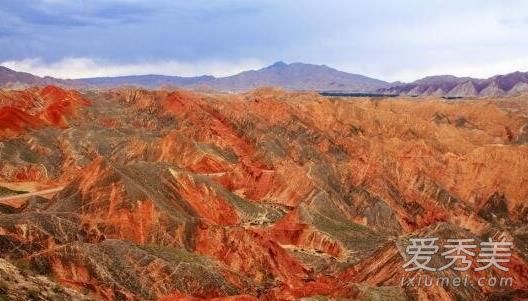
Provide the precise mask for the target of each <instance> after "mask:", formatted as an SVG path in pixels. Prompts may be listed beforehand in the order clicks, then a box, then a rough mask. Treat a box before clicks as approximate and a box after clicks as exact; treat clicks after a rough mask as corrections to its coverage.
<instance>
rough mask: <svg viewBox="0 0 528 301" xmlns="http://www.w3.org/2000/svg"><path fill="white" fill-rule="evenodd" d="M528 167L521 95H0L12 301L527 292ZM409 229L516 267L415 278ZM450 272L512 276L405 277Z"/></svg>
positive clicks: (449, 296) (2, 212) (2, 286)
mask: <svg viewBox="0 0 528 301" xmlns="http://www.w3.org/2000/svg"><path fill="white" fill-rule="evenodd" d="M527 170H528V98H527V97H526V96H523V95H520V96H512V97H508V98H493V97H492V98H488V99H484V100H483V99H478V100H476V99H464V100H456V101H448V100H445V99H440V98H434V97H430V98H427V99H423V100H421V101H417V99H416V98H411V97H398V98H354V99H353V100H351V99H349V98H340V97H323V96H320V95H319V94H317V93H309V92H302V93H301V92H285V91H282V90H278V89H272V88H261V89H256V90H253V91H250V92H244V93H238V94H228V93H221V92H201V93H197V92H191V91H186V90H179V89H174V90H172V89H167V90H156V91H153V90H143V89H138V88H125V87H123V88H115V89H106V90H82V91H75V90H68V89H64V88H59V87H57V86H41V87H31V88H28V89H25V90H1V91H0V257H1V259H0V300H17V301H18V300H107V301H114V300H159V301H175V300H526V299H528V172H527ZM413 237H439V238H440V239H441V240H446V239H449V238H471V239H474V240H475V241H476V242H482V241H487V240H488V239H489V238H491V239H494V240H501V239H503V240H504V239H505V240H508V241H511V242H513V248H512V250H511V257H510V258H509V261H508V262H507V263H505V266H506V267H507V268H508V271H503V270H500V269H495V268H491V269H488V270H485V271H475V270H474V269H469V270H466V271H458V270H452V269H448V270H444V271H441V272H436V273H435V272H428V271H423V270H416V271H406V270H405V269H404V268H403V265H404V264H405V262H407V261H408V260H409V254H407V253H406V247H407V246H408V244H409V239H410V238H413ZM438 260H441V259H438ZM474 265H476V261H475V262H474ZM438 273H439V274H440V275H442V276H443V277H447V278H450V279H451V278H455V277H466V278H467V279H469V281H470V282H471V283H473V284H475V283H476V282H477V280H478V279H480V278H482V277H497V278H500V277H508V278H511V280H512V282H511V285H508V286H503V287H497V286H492V285H484V286H479V285H468V286H460V287H452V286H441V285H436V284H435V285H431V286H406V285H402V279H404V277H407V278H408V277H417V276H427V275H429V276H435V275H438Z"/></svg>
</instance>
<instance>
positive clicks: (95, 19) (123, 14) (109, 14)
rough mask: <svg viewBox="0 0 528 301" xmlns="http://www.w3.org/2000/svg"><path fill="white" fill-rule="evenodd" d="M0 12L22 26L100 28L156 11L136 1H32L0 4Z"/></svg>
mask: <svg viewBox="0 0 528 301" xmlns="http://www.w3.org/2000/svg"><path fill="white" fill-rule="evenodd" d="M2 9H3V10H4V11H5V12H7V13H9V15H10V16H11V18H16V19H17V20H18V22H19V23H21V24H25V25H26V26H61V27H63V28H64V27H76V26H100V25H108V24H111V23H128V22H136V21H139V20H142V19H144V18H145V17H147V16H150V15H151V14H152V13H153V12H154V11H155V10H156V9H155V7H153V6H147V5H145V3H142V2H137V1H125V0H111V1H100V0H91V1H80V0H69V1H66V0H35V1H32V3H31V5H26V4H23V3H22V2H20V1H18V0H6V1H4V2H2Z"/></svg>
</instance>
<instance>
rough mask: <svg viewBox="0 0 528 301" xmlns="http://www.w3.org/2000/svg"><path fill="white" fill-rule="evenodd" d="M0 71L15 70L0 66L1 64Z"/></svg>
mask: <svg viewBox="0 0 528 301" xmlns="http://www.w3.org/2000/svg"><path fill="white" fill-rule="evenodd" d="M0 71H2V72H15V71H14V70H11V69H9V68H7V67H4V66H1V65H0Z"/></svg>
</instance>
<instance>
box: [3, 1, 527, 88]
mask: <svg viewBox="0 0 528 301" xmlns="http://www.w3.org/2000/svg"><path fill="white" fill-rule="evenodd" d="M275 61H285V62H288V63H291V62H304V63H312V64H326V65H328V66H331V67H333V68H336V69H339V70H342V71H347V72H351V73H358V74H363V75H367V76H371V77H375V78H379V79H382V80H387V81H398V80H399V81H413V80H416V79H418V78H421V77H424V76H428V75H439V74H453V75H457V76H472V77H480V78H484V77H489V76H492V75H495V74H504V73H509V72H513V71H528V1H524V0H519V1H514V0H502V1H501V0H496V1H486V0H442V1H440V0H428V1H423V0H400V1H394V0H369V1H338V0H321V1H312V0H258V1H257V0H254V1H253V0H192V1H188V0H145V1H140V0H27V1H25V0H0V65H4V66H6V67H9V68H12V69H15V70H17V71H25V72H31V73H34V74H36V75H41V76H44V75H49V76H55V77H61V78H81V77H94V76H117V75H131V74H164V75H180V76H195V75H203V74H208V75H214V76H226V75H232V74H235V73H238V72H240V71H243V70H248V69H258V68H261V67H264V66H267V65H270V64H272V63H274V62H275Z"/></svg>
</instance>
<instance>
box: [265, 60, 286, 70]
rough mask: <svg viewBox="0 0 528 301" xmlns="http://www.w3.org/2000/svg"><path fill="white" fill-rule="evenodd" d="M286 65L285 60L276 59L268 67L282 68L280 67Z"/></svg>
mask: <svg viewBox="0 0 528 301" xmlns="http://www.w3.org/2000/svg"><path fill="white" fill-rule="evenodd" d="M286 66H288V64H286V63H285V62H283V61H277V62H275V63H273V64H272V65H270V66H269V67H275V68H277V67H278V68H282V67H286Z"/></svg>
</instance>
